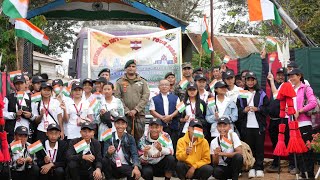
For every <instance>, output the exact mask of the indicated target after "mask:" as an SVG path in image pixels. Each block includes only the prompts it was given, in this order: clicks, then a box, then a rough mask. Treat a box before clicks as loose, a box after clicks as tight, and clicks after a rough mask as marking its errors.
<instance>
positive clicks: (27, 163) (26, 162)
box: [10, 126, 39, 180]
mask: <svg viewBox="0 0 320 180" xmlns="http://www.w3.org/2000/svg"><path fill="white" fill-rule="evenodd" d="M28 135H29V133H28V128H27V127H25V126H19V127H17V128H16V130H15V132H14V141H13V142H12V143H10V150H11V166H12V171H11V174H12V179H13V180H21V179H26V180H34V179H37V178H38V176H39V167H38V166H37V165H36V162H35V156H34V153H33V152H30V150H29V149H28V148H29V146H31V145H30V143H28V142H27V140H28Z"/></svg>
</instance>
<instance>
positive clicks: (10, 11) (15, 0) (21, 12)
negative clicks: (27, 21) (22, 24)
mask: <svg viewBox="0 0 320 180" xmlns="http://www.w3.org/2000/svg"><path fill="white" fill-rule="evenodd" d="M28 5H29V0H4V1H3V3H2V11H3V13H4V14H5V15H7V16H9V17H10V18H13V19H15V18H26V17H27V12H28Z"/></svg>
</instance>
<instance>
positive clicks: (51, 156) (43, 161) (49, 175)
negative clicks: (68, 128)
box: [36, 124, 68, 180]
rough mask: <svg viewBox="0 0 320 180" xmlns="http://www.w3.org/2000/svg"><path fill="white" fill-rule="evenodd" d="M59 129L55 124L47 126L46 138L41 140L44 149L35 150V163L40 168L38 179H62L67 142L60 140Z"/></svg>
mask: <svg viewBox="0 0 320 180" xmlns="http://www.w3.org/2000/svg"><path fill="white" fill-rule="evenodd" d="M60 133H61V129H60V126H59V125H57V124H50V125H49V126H48V128H47V133H46V134H47V137H48V140H45V141H44V142H42V144H43V145H44V148H45V151H39V152H37V154H36V155H37V163H38V166H39V167H41V168H40V179H45V180H49V179H51V180H53V179H54V180H63V179H64V168H65V166H66V153H67V148H68V146H67V143H66V142H65V141H62V140H60Z"/></svg>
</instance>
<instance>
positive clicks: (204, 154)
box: [176, 120, 213, 180]
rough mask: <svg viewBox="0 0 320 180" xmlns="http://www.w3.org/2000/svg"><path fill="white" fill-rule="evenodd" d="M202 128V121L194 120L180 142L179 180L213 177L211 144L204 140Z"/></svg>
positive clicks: (178, 154) (178, 158)
mask: <svg viewBox="0 0 320 180" xmlns="http://www.w3.org/2000/svg"><path fill="white" fill-rule="evenodd" d="M202 128H203V127H202V124H201V122H200V121H197V120H193V121H191V122H190V125H189V127H188V131H187V132H186V134H185V135H184V136H183V137H182V138H180V139H179V140H178V144H177V153H176V158H177V160H178V163H177V167H176V171H177V174H178V178H179V179H183V180H184V179H201V180H205V179H208V178H209V177H210V176H211V175H212V171H213V168H212V166H211V165H210V162H211V160H210V148H209V143H208V141H207V140H206V139H205V138H203V137H204V134H203V129H202Z"/></svg>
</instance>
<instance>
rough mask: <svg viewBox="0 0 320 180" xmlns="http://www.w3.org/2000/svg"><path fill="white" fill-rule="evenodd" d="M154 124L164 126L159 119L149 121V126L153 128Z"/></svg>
mask: <svg viewBox="0 0 320 180" xmlns="http://www.w3.org/2000/svg"><path fill="white" fill-rule="evenodd" d="M152 124H158V125H161V126H162V121H161V120H160V119H158V118H153V119H151V120H150V121H149V125H150V126H151V125H152Z"/></svg>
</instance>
